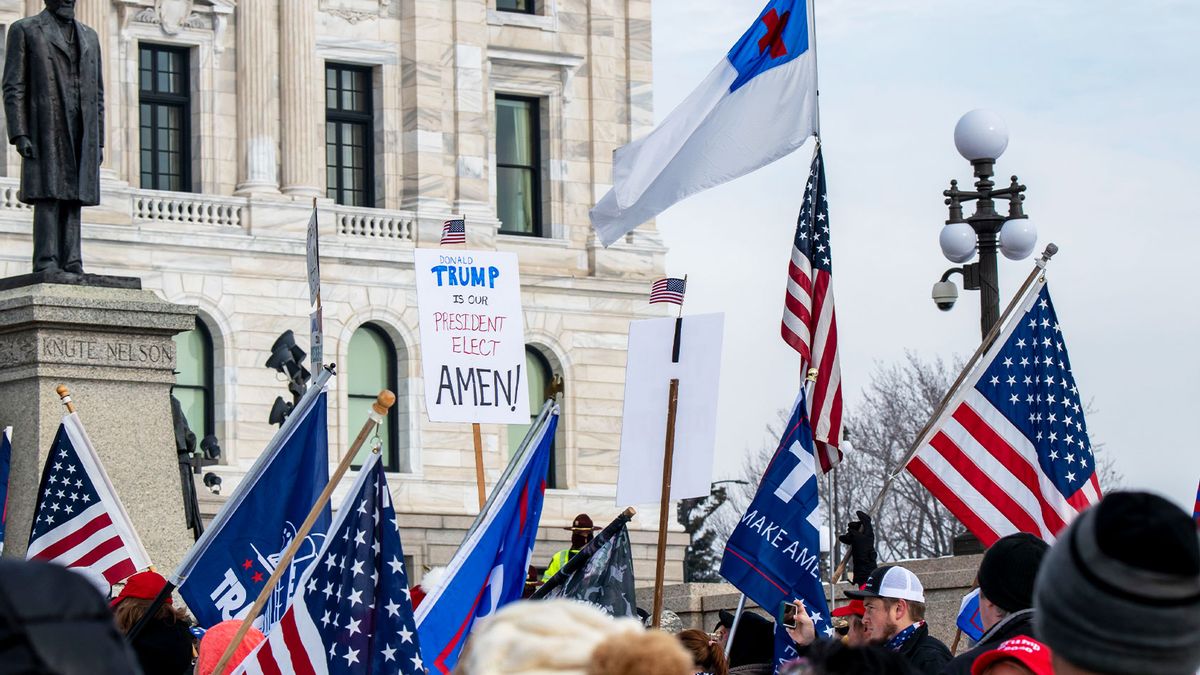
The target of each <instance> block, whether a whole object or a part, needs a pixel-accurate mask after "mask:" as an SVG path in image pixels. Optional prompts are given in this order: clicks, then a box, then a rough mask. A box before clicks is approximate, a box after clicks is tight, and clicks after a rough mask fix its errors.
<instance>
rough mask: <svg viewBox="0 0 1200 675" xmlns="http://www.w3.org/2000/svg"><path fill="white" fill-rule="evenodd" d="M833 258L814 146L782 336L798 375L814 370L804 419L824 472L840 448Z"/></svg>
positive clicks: (820, 163)
mask: <svg viewBox="0 0 1200 675" xmlns="http://www.w3.org/2000/svg"><path fill="white" fill-rule="evenodd" d="M832 258H833V252H832V251H831V250H830V247H829V197H828V195H827V194H826V190H825V163H824V159H823V158H822V156H821V146H820V144H818V145H817V149H816V152H815V153H814V154H813V160H812V167H811V168H810V170H809V174H808V183H807V185H805V187H804V203H803V204H802V205H801V207H800V216H799V217H798V218H797V219H796V236H795V238H794V239H793V240H792V259H791V260H790V261H789V262H788V283H787V295H786V297H785V298H784V301H783V323H782V324H781V326H780V333H781V335H782V336H783V340H784V342H786V343H788V344H789V345H791V346H792V349H795V350H796V351H798V352H800V360H801V363H802V369H804V368H808V367H812V368H816V369H817V379H816V381H815V382H814V383H813V389H812V395H811V396H809V398H808V416H809V419H810V420H812V429H813V441H814V442H815V444H816V445H815V447H816V455H817V460H818V461H819V463H820V464H821V471H823V472H828V471H829V470H830V469H832V468H833V466H834V465H835V464H837V463H838V462H840V461H841V460H842V452H841V450H839V449H838V447H839V446H841V444H842V443H841V441H842V366H841V363H840V361H839V358H838V341H837V319H836V317H835V316H834V311H833V290H832V282H833V266H832Z"/></svg>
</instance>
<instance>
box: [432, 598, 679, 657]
mask: <svg viewBox="0 0 1200 675" xmlns="http://www.w3.org/2000/svg"><path fill="white" fill-rule="evenodd" d="M691 668H692V658H691V656H690V655H689V654H688V653H687V652H686V651H685V650H684V649H683V647H682V646H681V645H680V644H679V642H678V641H677V640H675V639H674V638H673V637H671V636H670V635H667V634H666V633H663V632H661V631H645V630H642V627H641V626H640V625H639V624H638V622H637V621H636V620H634V619H613V618H612V617H610V616H608V615H607V614H605V613H604V612H601V611H600V610H598V609H596V608H594V607H592V606H590V605H585V604H583V603H580V602H575V601H573V600H536V601H528V600H527V601H518V602H514V603H512V604H510V605H508V606H506V607H504V608H502V609H501V610H500V611H499V612H497V613H496V614H494V615H492V616H491V617H488V618H486V619H483V620H481V621H479V623H477V624H476V625H475V629H474V630H473V631H472V633H471V637H470V638H469V640H468V641H467V646H466V648H465V649H464V650H463V654H462V656H461V657H460V658H459V660H458V665H457V666H456V667H455V669H454V672H455V673H458V674H459V675H517V674H521V675H690V674H691V673H692V672H693V671H692V670H691Z"/></svg>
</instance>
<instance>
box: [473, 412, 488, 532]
mask: <svg viewBox="0 0 1200 675" xmlns="http://www.w3.org/2000/svg"><path fill="white" fill-rule="evenodd" d="M471 432H472V435H473V436H474V437H475V487H476V489H477V490H478V491H479V510H480V511H483V505H484V503H485V502H486V501H487V494H486V492H485V490H484V479H483V433H482V432H481V431H480V429H479V422H475V423H474V424H472V425H471Z"/></svg>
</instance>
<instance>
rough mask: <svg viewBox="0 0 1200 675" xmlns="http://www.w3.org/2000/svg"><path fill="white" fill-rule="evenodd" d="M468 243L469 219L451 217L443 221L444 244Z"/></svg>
mask: <svg viewBox="0 0 1200 675" xmlns="http://www.w3.org/2000/svg"><path fill="white" fill-rule="evenodd" d="M465 243H467V219H466V217H463V218H451V219H450V220H447V221H445V222H443V223H442V246H445V245H446V244H465Z"/></svg>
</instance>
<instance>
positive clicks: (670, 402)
mask: <svg viewBox="0 0 1200 675" xmlns="http://www.w3.org/2000/svg"><path fill="white" fill-rule="evenodd" d="M678 406H679V379H678V378H672V379H671V388H670V390H669V391H668V393H667V438H666V442H665V443H664V448H663V479H662V494H661V496H660V498H659V500H658V559H657V560H656V561H655V563H654V615H653V617H652V618H651V624H650V627H651V628H658V627H659V623H660V621H661V619H662V605H663V572H664V571H665V570H666V567H667V513H668V511H669V510H670V508H671V470H672V464H673V462H674V458H675V412H676V409H677V408H678Z"/></svg>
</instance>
